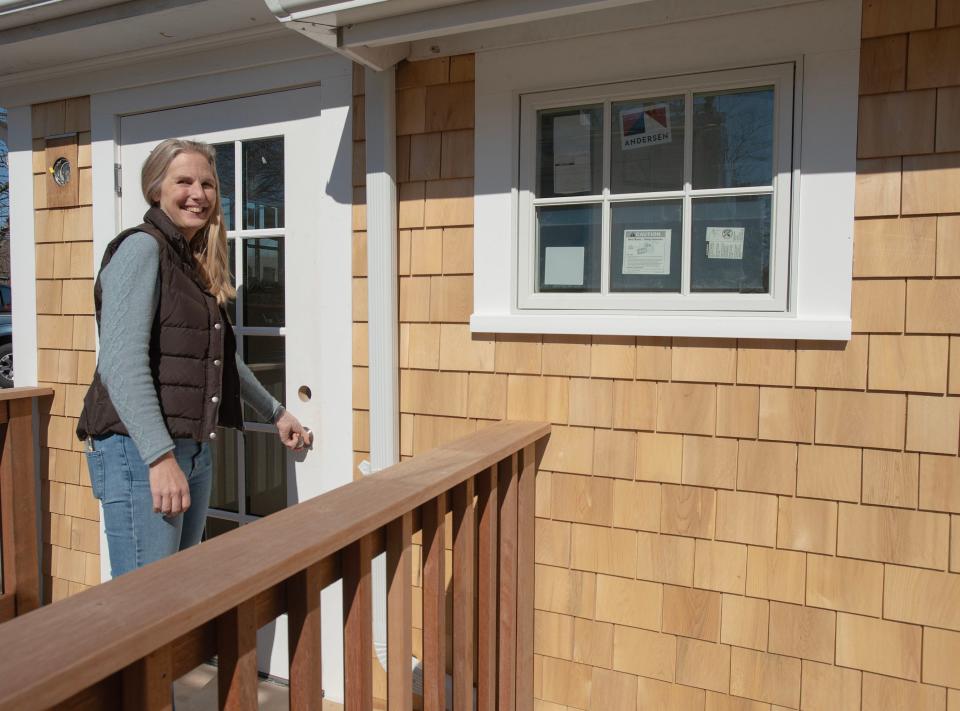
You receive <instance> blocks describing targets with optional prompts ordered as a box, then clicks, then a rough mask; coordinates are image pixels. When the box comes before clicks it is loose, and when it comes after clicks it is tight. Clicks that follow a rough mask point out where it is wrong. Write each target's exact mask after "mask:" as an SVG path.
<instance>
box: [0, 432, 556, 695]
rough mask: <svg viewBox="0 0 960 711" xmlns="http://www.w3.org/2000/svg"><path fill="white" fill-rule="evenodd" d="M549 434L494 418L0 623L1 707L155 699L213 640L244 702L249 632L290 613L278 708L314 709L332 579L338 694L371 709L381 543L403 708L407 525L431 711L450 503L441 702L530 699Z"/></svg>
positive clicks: (437, 682)
mask: <svg viewBox="0 0 960 711" xmlns="http://www.w3.org/2000/svg"><path fill="white" fill-rule="evenodd" d="M548 433H549V426H548V425H545V424H540V423H510V422H504V423H498V424H495V425H491V426H490V427H487V428H486V429H484V430H482V431H480V432H478V433H476V434H474V435H471V436H469V437H465V438H463V439H461V440H458V441H456V442H453V443H451V444H448V445H445V446H443V447H440V448H438V449H435V450H433V451H431V452H429V453H427V454H424V455H422V456H418V457H416V458H414V459H412V460H410V461H407V462H403V463H401V464H398V465H396V466H393V467H390V468H389V469H386V470H384V471H381V472H379V473H377V474H374V475H373V476H369V477H366V478H364V479H362V480H360V481H356V482H354V483H352V484H348V485H346V486H343V487H340V488H339V489H336V490H334V491H331V492H329V493H327V494H325V495H323V496H319V497H317V498H315V499H312V500H310V501H306V502H304V503H301V504H298V505H296V506H293V507H291V508H289V509H286V510H284V511H281V512H279V513H277V514H274V515H272V516H269V517H267V518H264V519H262V520H260V521H257V522H256V523H253V524H251V525H249V526H244V527H242V528H240V529H239V530H236V531H233V532H231V533H228V534H225V535H222V536H219V537H217V538H215V539H213V540H211V541H209V542H207V543H204V544H202V545H200V546H197V547H196V548H193V549H191V550H188V551H184V552H182V553H179V554H177V555H174V556H172V557H170V558H167V559H165V560H162V561H159V562H157V563H155V564H153V565H150V566H147V567H146V568H143V569H141V570H138V571H135V572H133V573H129V574H127V575H124V576H122V577H120V578H117V579H116V580H112V581H110V582H108V583H106V584H104V585H100V586H98V587H96V588H93V589H91V590H87V591H84V592H82V593H80V594H78V595H76V596H74V597H71V598H68V599H67V600H64V601H62V602H58V603H56V604H55V605H51V606H49V607H46V608H42V609H40V610H37V611H34V612H32V613H30V614H29V615H25V616H24V617H19V618H17V619H14V620H11V621H10V622H7V623H6V624H3V625H0V650H2V653H0V711H6V710H7V709H10V710H12V709H16V710H17V711H22V710H23V709H42V708H49V707H51V706H54V705H56V706H57V708H84V709H91V708H117V707H122V708H128V709H147V710H152V709H166V708H169V707H170V703H171V693H170V684H171V682H172V680H174V679H176V678H178V677H179V676H181V675H182V674H184V673H186V672H187V671H189V670H191V669H193V668H195V667H196V666H197V665H199V664H201V663H202V662H203V661H204V660H205V659H209V658H210V657H212V656H213V655H214V654H216V655H217V656H218V659H219V661H218V664H219V671H218V677H219V694H220V707H221V708H227V709H252V708H256V705H257V700H256V699H257V688H256V686H257V667H256V631H257V629H258V628H259V627H262V626H263V625H265V624H267V623H268V622H270V621H271V620H273V619H274V618H276V617H277V616H278V615H280V614H283V613H284V612H286V613H287V614H288V625H289V635H288V636H289V653H290V708H291V709H297V710H307V709H311V710H312V709H317V710H319V709H320V708H321V674H320V670H321V659H320V639H321V630H320V591H321V589H323V588H324V587H326V586H327V585H329V584H331V583H332V582H334V581H336V580H339V579H341V578H342V580H343V602H344V620H343V635H344V690H345V699H344V700H345V706H346V709H347V711H367V710H369V709H371V708H372V705H373V693H372V605H371V580H370V562H371V558H372V557H373V556H375V555H377V554H378V553H380V552H382V551H386V553H387V579H388V592H387V620H388V622H387V627H388V633H387V635H388V638H387V646H388V651H387V660H388V661H387V701H388V704H389V709H390V711H402V710H405V709H410V708H411V705H412V697H413V694H412V679H411V676H412V671H411V659H412V649H411V647H412V594H411V576H412V570H411V568H412V564H411V544H412V543H411V542H412V536H413V533H414V532H415V531H417V530H420V531H422V544H423V576H422V581H423V659H422V662H423V672H424V677H423V682H424V699H423V701H424V708H425V711H442V710H443V708H444V682H445V675H446V663H445V654H444V650H445V638H446V626H447V624H448V622H447V620H446V619H445V615H444V609H445V607H444V604H443V601H444V593H445V589H444V581H445V575H444V559H445V556H444V543H445V541H444V537H445V528H444V518H445V514H446V512H447V510H448V507H449V509H450V510H452V513H453V516H452V518H453V529H452V530H453V542H452V544H453V571H452V572H453V596H454V606H453V610H454V612H453V619H452V620H451V621H450V623H451V624H452V626H453V648H454V654H453V682H454V683H453V708H454V709H456V710H457V711H472V709H473V708H474V698H473V694H474V688H476V694H477V709H479V710H480V711H493V710H494V709H500V710H501V711H528V710H529V709H532V706H533V575H534V549H533V538H534V498H535V487H534V481H535V476H536V471H537V467H538V463H539V461H540V456H541V455H542V452H543V446H544V445H545V443H546V438H547V436H548ZM475 587H476V593H477V594H476V600H477V604H476V605H474V599H475V595H474V589H475ZM475 614H476V615H478V617H477V618H476V621H477V623H478V624H477V629H478V630H479V633H478V635H477V638H476V639H474V615H475ZM474 659H476V661H477V667H478V669H479V674H478V676H477V678H476V679H474Z"/></svg>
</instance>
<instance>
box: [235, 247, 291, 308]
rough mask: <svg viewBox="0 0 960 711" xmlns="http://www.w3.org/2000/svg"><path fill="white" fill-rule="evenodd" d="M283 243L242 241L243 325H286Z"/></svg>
mask: <svg viewBox="0 0 960 711" xmlns="http://www.w3.org/2000/svg"><path fill="white" fill-rule="evenodd" d="M283 286H284V278H283V239H282V238H277V239H275V238H270V239H249V238H248V239H245V240H243V325H244V326H282V325H283Z"/></svg>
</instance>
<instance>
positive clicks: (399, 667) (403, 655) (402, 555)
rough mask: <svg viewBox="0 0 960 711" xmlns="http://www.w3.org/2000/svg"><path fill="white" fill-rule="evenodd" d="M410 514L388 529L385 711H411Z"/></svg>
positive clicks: (411, 580) (411, 596) (411, 530)
mask: <svg viewBox="0 0 960 711" xmlns="http://www.w3.org/2000/svg"><path fill="white" fill-rule="evenodd" d="M412 536H413V514H412V513H405V514H404V515H403V516H401V517H400V518H398V519H396V520H395V521H393V522H392V523H390V524H389V525H388V526H387V580H388V583H387V585H388V590H387V708H389V709H390V711H410V709H412V708H413V668H412V666H411V662H412V661H413V622H412V617H413V610H412V609H411V607H412V604H413V590H412V589H411V585H412V584H413V571H412V569H411V566H412V565H413V560H412V559H413V554H412V550H411V538H412Z"/></svg>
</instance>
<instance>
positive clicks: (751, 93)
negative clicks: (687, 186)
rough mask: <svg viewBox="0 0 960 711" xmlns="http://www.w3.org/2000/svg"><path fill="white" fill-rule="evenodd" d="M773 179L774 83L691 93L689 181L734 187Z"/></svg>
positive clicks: (698, 185)
mask: <svg viewBox="0 0 960 711" xmlns="http://www.w3.org/2000/svg"><path fill="white" fill-rule="evenodd" d="M772 180H773V87H763V88H760V89H741V90H737V91H728V92H719V93H717V92H713V93H709V94H695V95H694V97H693V187H694V189H697V190H699V189H707V188H739V187H746V186H749V185H770V184H771V183H772Z"/></svg>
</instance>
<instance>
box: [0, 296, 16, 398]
mask: <svg viewBox="0 0 960 711" xmlns="http://www.w3.org/2000/svg"><path fill="white" fill-rule="evenodd" d="M10 308H11V301H10V287H9V286H8V285H7V284H0V388H12V387H13V323H12V317H11V314H10Z"/></svg>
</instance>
